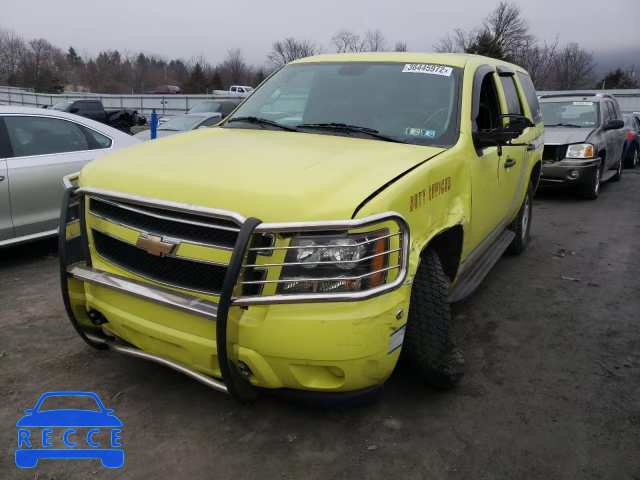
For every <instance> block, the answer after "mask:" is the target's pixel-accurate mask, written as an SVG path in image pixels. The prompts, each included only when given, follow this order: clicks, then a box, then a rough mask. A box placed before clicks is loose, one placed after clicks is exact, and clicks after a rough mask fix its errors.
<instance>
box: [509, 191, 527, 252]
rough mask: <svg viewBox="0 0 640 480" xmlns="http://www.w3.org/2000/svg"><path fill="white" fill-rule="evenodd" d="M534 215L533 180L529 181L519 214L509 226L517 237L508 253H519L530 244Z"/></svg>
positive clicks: (510, 245)
mask: <svg viewBox="0 0 640 480" xmlns="http://www.w3.org/2000/svg"><path fill="white" fill-rule="evenodd" d="M532 215H533V182H532V181H529V185H528V186H527V194H526V196H525V197H524V200H523V201H522V206H521V207H520V211H519V212H518V216H517V217H516V218H515V220H514V221H513V222H512V223H511V225H509V228H510V229H511V230H512V231H513V233H515V234H516V237H515V238H514V239H513V240H512V241H511V243H510V244H509V246H508V247H507V253H510V254H512V255H518V254H519V253H522V252H523V251H524V249H525V248H527V245H528V244H529V234H530V233H531V217H532Z"/></svg>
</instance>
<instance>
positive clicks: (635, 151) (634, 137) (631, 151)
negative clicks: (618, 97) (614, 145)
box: [623, 113, 640, 168]
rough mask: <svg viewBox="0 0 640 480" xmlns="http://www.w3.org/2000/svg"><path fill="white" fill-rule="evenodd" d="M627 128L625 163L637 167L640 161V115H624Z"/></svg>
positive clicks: (627, 165) (628, 166) (630, 166)
mask: <svg viewBox="0 0 640 480" xmlns="http://www.w3.org/2000/svg"><path fill="white" fill-rule="evenodd" d="M623 118H624V126H625V128H626V129H627V141H626V142H625V144H624V163H625V166H626V167H627V168H636V166H637V165H638V163H639V162H640V158H639V156H640V115H635V114H633V113H629V114H625V115H623Z"/></svg>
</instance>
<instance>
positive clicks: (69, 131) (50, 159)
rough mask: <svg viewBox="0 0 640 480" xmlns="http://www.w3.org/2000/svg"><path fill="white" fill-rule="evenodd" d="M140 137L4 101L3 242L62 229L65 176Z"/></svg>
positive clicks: (0, 150)
mask: <svg viewBox="0 0 640 480" xmlns="http://www.w3.org/2000/svg"><path fill="white" fill-rule="evenodd" d="M139 142H140V140H138V139H136V138H133V137H132V136H130V135H128V134H126V133H123V132H121V131H119V130H116V129H115V128H111V127H109V126H107V125H104V124H102V123H98V122H94V121H93V120H89V119H88V118H84V117H80V116H78V115H73V114H70V113H65V112H60V111H57V110H51V109H46V110H45V109H42V108H28V107H14V106H0V247H4V246H8V245H13V244H17V243H22V242H27V241H30V240H37V239H40V238H45V237H50V236H55V235H57V233H58V221H59V218H60V205H61V203H62V195H63V193H64V188H63V186H62V177H64V176H65V175H68V174H70V173H73V172H77V171H78V170H80V169H81V168H82V167H83V166H84V165H85V164H86V163H88V162H90V161H91V160H93V159H94V158H98V157H101V156H102V155H105V154H107V153H109V152H112V151H114V150H117V149H120V148H123V147H127V146H129V145H134V144H136V143H139Z"/></svg>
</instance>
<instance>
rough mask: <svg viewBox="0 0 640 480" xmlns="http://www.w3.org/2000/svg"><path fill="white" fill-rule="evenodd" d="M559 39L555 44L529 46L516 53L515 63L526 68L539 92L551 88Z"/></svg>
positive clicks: (519, 49)
mask: <svg viewBox="0 0 640 480" xmlns="http://www.w3.org/2000/svg"><path fill="white" fill-rule="evenodd" d="M557 49H558V37H556V39H555V41H554V42H553V43H547V42H544V43H543V44H542V45H540V44H535V43H532V44H529V45H525V46H521V47H520V48H518V49H517V50H516V51H515V52H514V58H513V62H514V63H516V64H518V65H520V66H521V67H522V68H524V69H525V70H526V71H527V72H529V75H530V76H531V81H532V82H533V84H534V85H535V87H536V88H537V89H538V90H545V89H549V88H551V84H550V82H551V76H552V75H551V74H552V68H553V66H554V64H555V62H556V55H557Z"/></svg>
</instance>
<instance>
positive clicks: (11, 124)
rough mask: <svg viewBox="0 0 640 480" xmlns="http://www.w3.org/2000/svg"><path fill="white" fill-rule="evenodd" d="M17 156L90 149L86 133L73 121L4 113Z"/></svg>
mask: <svg viewBox="0 0 640 480" xmlns="http://www.w3.org/2000/svg"><path fill="white" fill-rule="evenodd" d="M5 124H6V126H7V132H8V133H9V140H10V141H11V146H12V147H13V156H14V157H28V156H31V155H48V154H52V153H66V152H77V151H81V150H89V143H88V141H87V137H86V136H85V134H84V133H83V132H82V130H81V129H80V127H78V125H76V124H75V123H73V122H68V121H66V120H60V119H57V118H50V117H14V116H7V117H5Z"/></svg>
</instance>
